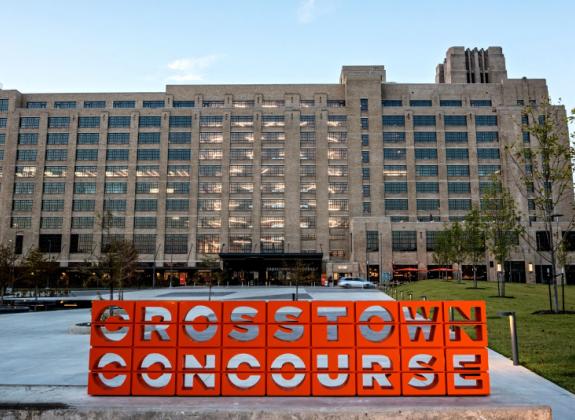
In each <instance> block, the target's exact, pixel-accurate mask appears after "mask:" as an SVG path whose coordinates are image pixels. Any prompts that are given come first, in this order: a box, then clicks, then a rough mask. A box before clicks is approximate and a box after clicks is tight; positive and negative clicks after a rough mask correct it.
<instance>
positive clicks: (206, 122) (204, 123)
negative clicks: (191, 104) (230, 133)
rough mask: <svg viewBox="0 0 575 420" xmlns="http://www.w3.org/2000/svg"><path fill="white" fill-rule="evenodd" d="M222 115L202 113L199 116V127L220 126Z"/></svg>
mask: <svg viewBox="0 0 575 420" xmlns="http://www.w3.org/2000/svg"><path fill="white" fill-rule="evenodd" d="M223 123H224V117H223V116H221V115H204V116H202V117H200V127H221V126H222V125H223Z"/></svg>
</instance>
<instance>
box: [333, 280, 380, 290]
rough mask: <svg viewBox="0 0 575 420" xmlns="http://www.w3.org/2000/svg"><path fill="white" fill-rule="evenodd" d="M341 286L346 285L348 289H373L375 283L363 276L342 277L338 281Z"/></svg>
mask: <svg viewBox="0 0 575 420" xmlns="http://www.w3.org/2000/svg"><path fill="white" fill-rule="evenodd" d="M337 285H338V286H339V287H344V288H346V289H351V288H352V287H354V288H359V289H373V288H375V285H374V284H373V283H372V282H370V281H369V280H366V279H362V278H361V277H342V278H341V279H339V281H338V282H337Z"/></svg>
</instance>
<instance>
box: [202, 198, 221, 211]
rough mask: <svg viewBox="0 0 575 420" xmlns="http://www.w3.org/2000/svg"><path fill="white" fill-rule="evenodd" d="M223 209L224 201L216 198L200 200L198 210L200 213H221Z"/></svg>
mask: <svg viewBox="0 0 575 420" xmlns="http://www.w3.org/2000/svg"><path fill="white" fill-rule="evenodd" d="M221 209H222V200H220V199H215V198H209V199H208V198H200V199H198V210H200V211H220V210H221Z"/></svg>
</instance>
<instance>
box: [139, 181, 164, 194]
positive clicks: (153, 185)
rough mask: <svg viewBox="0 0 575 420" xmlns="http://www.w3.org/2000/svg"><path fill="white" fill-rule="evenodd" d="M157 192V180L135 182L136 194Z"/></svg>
mask: <svg viewBox="0 0 575 420" xmlns="http://www.w3.org/2000/svg"><path fill="white" fill-rule="evenodd" d="M159 192H160V188H159V187H158V183H157V182H136V194H158V193H159Z"/></svg>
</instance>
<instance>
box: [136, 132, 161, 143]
mask: <svg viewBox="0 0 575 420" xmlns="http://www.w3.org/2000/svg"><path fill="white" fill-rule="evenodd" d="M138 144H160V133H138Z"/></svg>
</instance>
